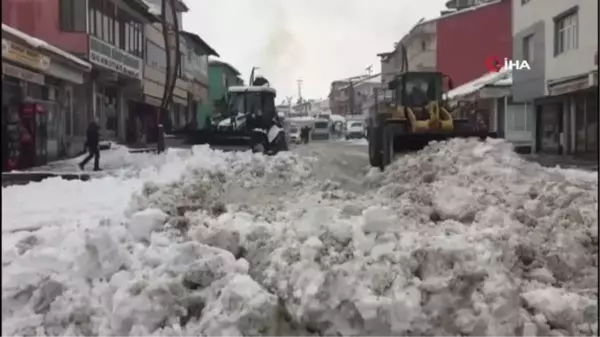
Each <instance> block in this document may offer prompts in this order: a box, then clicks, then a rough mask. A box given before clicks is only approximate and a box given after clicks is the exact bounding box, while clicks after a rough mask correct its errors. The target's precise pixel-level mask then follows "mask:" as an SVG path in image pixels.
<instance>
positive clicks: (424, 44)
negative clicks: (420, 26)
mask: <svg viewBox="0 0 600 337" xmlns="http://www.w3.org/2000/svg"><path fill="white" fill-rule="evenodd" d="M426 49H427V41H425V40H423V41H421V50H423V51H424V50H426Z"/></svg>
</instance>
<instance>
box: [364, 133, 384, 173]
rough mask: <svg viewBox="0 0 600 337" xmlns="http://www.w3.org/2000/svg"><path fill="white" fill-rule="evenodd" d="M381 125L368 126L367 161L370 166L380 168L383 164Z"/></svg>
mask: <svg viewBox="0 0 600 337" xmlns="http://www.w3.org/2000/svg"><path fill="white" fill-rule="evenodd" d="M382 131H383V130H382V127H380V126H376V127H371V128H369V132H368V139H367V141H368V143H369V162H370V164H371V166H372V167H378V168H380V169H381V167H382V164H383V151H382V150H383V148H382V146H383V132H382Z"/></svg>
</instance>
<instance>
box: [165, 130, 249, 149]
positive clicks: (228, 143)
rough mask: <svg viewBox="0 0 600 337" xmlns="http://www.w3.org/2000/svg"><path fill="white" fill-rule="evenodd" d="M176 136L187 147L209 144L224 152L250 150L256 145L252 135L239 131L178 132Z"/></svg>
mask: <svg viewBox="0 0 600 337" xmlns="http://www.w3.org/2000/svg"><path fill="white" fill-rule="evenodd" d="M175 136H176V137H177V138H180V139H182V140H183V142H184V143H185V144H187V145H204V144H207V145H209V146H210V147H211V148H213V149H218V150H224V151H245V150H250V149H251V148H252V145H253V144H254V142H253V139H252V136H251V135H250V134H248V133H246V132H239V131H219V132H215V131H213V130H187V131H181V132H177V133H176V134H175Z"/></svg>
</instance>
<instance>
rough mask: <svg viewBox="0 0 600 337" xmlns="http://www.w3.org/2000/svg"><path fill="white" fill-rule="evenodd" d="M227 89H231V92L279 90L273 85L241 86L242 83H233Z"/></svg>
mask: <svg viewBox="0 0 600 337" xmlns="http://www.w3.org/2000/svg"><path fill="white" fill-rule="evenodd" d="M227 91H230V92H247V91H249V92H270V93H273V94H276V93H277V91H276V90H275V89H273V88H271V87H262V86H261V87H254V86H251V87H245V86H241V85H239V86H238V85H232V86H230V87H229V88H227Z"/></svg>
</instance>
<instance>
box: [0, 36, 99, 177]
mask: <svg viewBox="0 0 600 337" xmlns="http://www.w3.org/2000/svg"><path fill="white" fill-rule="evenodd" d="M28 41H29V40H28V38H27V35H26V34H24V33H22V32H20V31H17V30H16V29H14V28H11V27H6V26H5V27H3V38H2V61H3V62H2V93H3V97H2V107H3V112H5V113H3V118H2V129H3V133H2V135H3V149H4V150H5V151H8V152H3V169H5V170H11V169H16V168H21V169H23V168H27V167H31V166H35V165H42V164H45V163H46V162H47V161H49V160H55V159H58V158H60V157H62V156H64V155H65V143H66V142H67V138H68V135H67V133H66V132H65V130H66V129H67V126H68V125H67V123H66V120H65V114H66V113H67V112H69V111H68V109H70V105H69V104H63V103H65V102H64V100H63V99H62V98H63V92H64V91H65V88H67V87H69V86H70V85H71V84H73V83H82V82H83V73H84V72H85V69H82V68H85V67H84V65H85V64H86V63H85V61H83V60H80V59H77V58H76V57H75V56H72V55H69V54H67V53H64V54H62V53H63V52H60V53H61V55H58V54H57V51H56V48H54V49H51V48H49V47H45V46H42V47H45V48H48V50H43V51H41V50H38V49H41V48H42V47H37V46H29V45H28ZM67 56H68V57H71V60H68V59H66V57H67ZM73 60H79V61H78V62H81V65H80V68H77V66H76V65H73V66H72V67H69V66H62V65H61V64H62V63H73V62H75V61H73ZM88 66H89V65H88ZM4 153H6V155H4Z"/></svg>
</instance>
